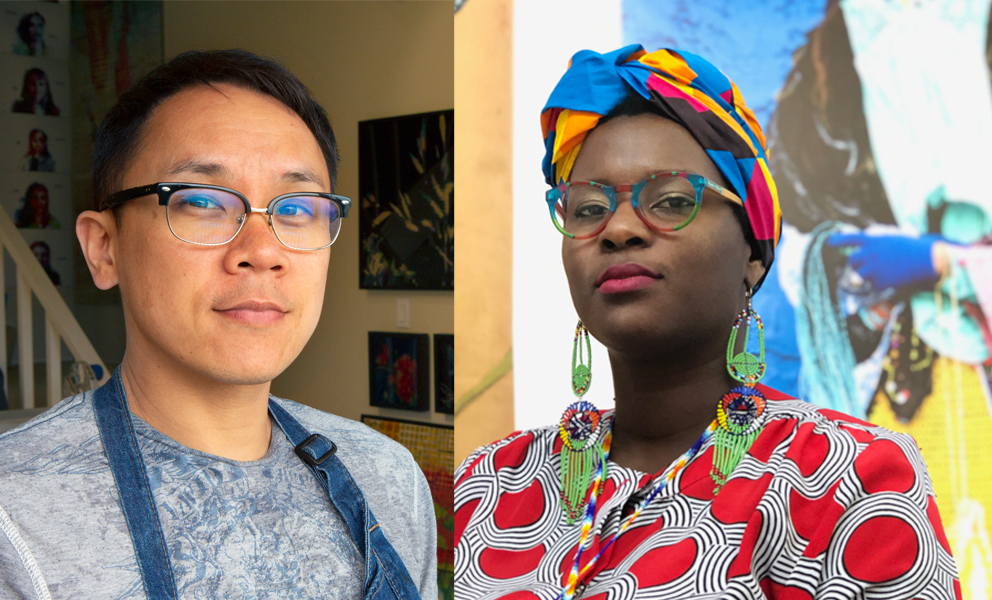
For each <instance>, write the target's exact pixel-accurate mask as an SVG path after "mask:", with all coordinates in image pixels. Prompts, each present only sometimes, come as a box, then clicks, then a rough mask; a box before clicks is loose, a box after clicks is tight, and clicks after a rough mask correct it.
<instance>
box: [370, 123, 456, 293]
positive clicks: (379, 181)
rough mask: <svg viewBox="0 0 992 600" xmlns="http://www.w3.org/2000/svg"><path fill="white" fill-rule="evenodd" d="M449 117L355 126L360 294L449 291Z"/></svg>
mask: <svg viewBox="0 0 992 600" xmlns="http://www.w3.org/2000/svg"><path fill="white" fill-rule="evenodd" d="M454 116H455V111H454V110H444V111H438V112H432V113H423V114H419V115H408V116H402V117H391V118H387V119H376V120H373V121H362V122H360V123H359V124H358V195H359V198H360V201H359V212H358V215H359V216H358V223H359V232H360V233H359V235H360V238H361V240H360V247H359V287H361V288H362V289H382V290H453V289H454V282H455V263H454V260H455V213H454V200H455V183H454V181H455V168H454V136H455V132H454V120H455V119H454Z"/></svg>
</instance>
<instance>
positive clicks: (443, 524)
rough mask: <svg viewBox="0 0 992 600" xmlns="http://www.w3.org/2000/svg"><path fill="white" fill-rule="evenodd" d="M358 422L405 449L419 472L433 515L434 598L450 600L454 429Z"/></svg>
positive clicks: (369, 418)
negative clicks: (435, 527)
mask: <svg viewBox="0 0 992 600" xmlns="http://www.w3.org/2000/svg"><path fill="white" fill-rule="evenodd" d="M362 423H365V424H366V425H368V426H369V427H371V428H372V429H375V430H376V431H378V432H379V433H382V434H384V435H386V436H388V437H390V438H392V439H393V440H395V441H397V442H399V443H400V444H402V445H403V446H404V447H406V449H407V450H409V451H410V453H411V454H412V455H413V459H414V460H416V461H417V464H418V465H419V466H420V468H421V469H422V470H423V472H424V477H426V478H427V484H428V485H429V486H430V488H431V497H432V498H433V499H434V514H435V515H436V516H437V584H438V592H439V593H438V596H439V597H440V598H444V599H446V600H452V599H453V598H454V585H453V582H454V573H455V554H454V553H455V543H454V542H455V496H454V489H455V487H454V470H455V460H454V448H455V430H454V427H453V426H451V425H434V424H432V423H419V422H416V421H404V420H401V419H388V418H385V417H377V416H372V415H362Z"/></svg>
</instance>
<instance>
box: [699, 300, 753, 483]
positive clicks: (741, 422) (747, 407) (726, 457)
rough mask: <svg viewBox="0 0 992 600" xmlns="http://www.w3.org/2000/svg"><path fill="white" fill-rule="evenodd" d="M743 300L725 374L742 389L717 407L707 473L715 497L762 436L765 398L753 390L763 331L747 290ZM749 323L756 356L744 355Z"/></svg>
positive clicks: (735, 322)
mask: <svg viewBox="0 0 992 600" xmlns="http://www.w3.org/2000/svg"><path fill="white" fill-rule="evenodd" d="M746 298H747V308H745V309H744V310H742V311H741V312H740V314H739V315H737V319H736V320H735V321H734V329H733V331H731V333H730V342H729V343H728V344H727V371H728V372H729V373H730V376H731V377H733V378H734V379H736V380H737V381H740V382H741V383H743V384H744V385H742V386H739V387H735V388H734V389H732V390H730V391H729V392H727V394H726V395H724V397H723V398H721V399H720V404H719V405H717V409H716V418H717V422H718V423H719V427H717V429H716V431H715V432H714V434H713V468H712V469H711V470H710V477H711V478H712V479H713V483H715V484H716V487H715V488H714V490H713V492H714V493H718V492H719V491H720V489H721V488H722V487H723V485H724V484H725V483H727V478H728V477H730V473H731V472H733V470H734V469H735V468H736V467H737V465H738V464H739V463H740V462H741V459H742V458H744V454H745V453H746V452H747V451H748V449H749V448H750V447H751V444H753V443H754V440H755V439H756V438H757V437H758V434H759V433H761V428H762V427H763V426H764V421H765V419H764V412H765V397H764V395H762V393H761V392H759V391H758V390H757V389H755V387H754V385H755V384H756V383H758V381H759V380H760V379H761V378H762V377H763V376H764V374H765V330H764V325H763V324H762V322H761V317H759V316H758V313H756V312H755V311H754V309H753V308H751V290H750V289H748V290H747V292H746ZM752 319H753V320H754V322H755V323H756V324H757V326H758V348H759V350H758V356H755V355H754V354H751V353H750V352H748V351H747V343H748V339H749V338H750V334H751V320H752ZM742 324H743V325H744V326H745V330H744V348H743V349H742V350H741V351H740V352H736V348H735V345H736V342H737V333H738V331H739V330H740V327H741V325H742Z"/></svg>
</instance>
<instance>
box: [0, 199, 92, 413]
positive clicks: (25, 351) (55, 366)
mask: <svg viewBox="0 0 992 600" xmlns="http://www.w3.org/2000/svg"><path fill="white" fill-rule="evenodd" d="M3 249H6V250H7V252H8V253H9V254H10V256H11V258H13V259H14V265H15V279H16V281H17V294H16V298H17V354H18V363H19V368H18V372H19V376H20V396H21V407H22V408H34V403H35V398H34V327H33V320H32V315H31V312H32V311H31V295H32V292H33V293H34V296H35V297H37V298H38V302H39V303H40V304H41V307H42V308H43V309H45V367H46V375H47V377H46V382H47V387H48V390H47V392H48V393H47V395H46V397H47V398H48V406H52V405H54V404H55V403H56V402H58V401H59V400H61V399H62V344H61V342H62V341H65V345H66V347H68V348H69V352H70V353H72V356H73V358H74V360H76V361H80V362H84V363H86V364H87V365H90V366H92V367H99V368H94V371H95V372H98V373H99V380H98V382H97V383H103V382H104V381H106V380H107V379H108V378H109V376H110V374H109V373H107V368H106V366H105V365H104V364H103V361H101V360H100V356H99V355H98V354H97V353H96V350H95V349H94V348H93V344H91V343H90V340H89V338H87V337H86V334H85V333H83V329H82V327H80V326H79V322H78V321H76V317H75V316H73V314H72V311H70V310H69V306H68V305H67V304H66V303H65V300H63V299H62V296H61V295H60V294H59V292H58V290H56V289H55V285H54V284H53V283H52V281H51V280H50V279H49V278H48V274H47V273H45V269H44V268H43V267H42V266H41V263H39V262H38V259H37V258H35V255H34V252H32V251H31V248H30V247H29V246H28V244H27V242H25V241H24V237H23V236H22V235H21V233H20V232H19V231H18V230H17V227H16V226H15V225H14V220H13V219H11V218H10V215H8V214H7V212H6V211H5V210H3V209H0V287H2V286H5V285H6V283H5V282H6V279H5V278H4V277H5V274H4V261H3ZM0 297H2V296H0ZM2 304H3V303H2V302H0V308H2V309H3V310H0V341H2V343H0V369H3V371H4V378H3V385H4V390H3V391H4V395H6V393H7V389H6V386H7V382H8V380H9V377H7V311H6V308H5V307H3V306H2Z"/></svg>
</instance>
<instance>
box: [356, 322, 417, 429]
mask: <svg viewBox="0 0 992 600" xmlns="http://www.w3.org/2000/svg"><path fill="white" fill-rule="evenodd" d="M429 353H430V337H429V336H428V335H427V334H426V333H389V332H382V331H370V332H369V404H371V405H372V406H380V407H382V408H399V409H403V410H416V411H423V410H429V409H430V354H429Z"/></svg>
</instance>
